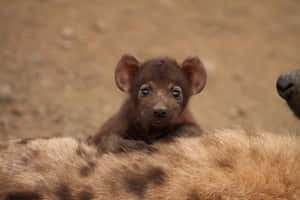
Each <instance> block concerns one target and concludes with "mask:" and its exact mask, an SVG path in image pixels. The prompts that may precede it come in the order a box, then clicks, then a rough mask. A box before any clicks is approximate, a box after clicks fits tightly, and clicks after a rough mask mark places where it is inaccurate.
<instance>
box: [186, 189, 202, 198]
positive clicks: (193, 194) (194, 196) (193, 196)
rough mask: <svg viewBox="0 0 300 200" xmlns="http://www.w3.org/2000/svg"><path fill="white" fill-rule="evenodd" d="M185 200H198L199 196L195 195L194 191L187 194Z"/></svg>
mask: <svg viewBox="0 0 300 200" xmlns="http://www.w3.org/2000/svg"><path fill="white" fill-rule="evenodd" d="M187 200H200V197H199V195H198V194H197V192H196V191H192V192H191V193H190V194H189V196H188V198H187Z"/></svg>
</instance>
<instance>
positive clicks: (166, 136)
mask: <svg viewBox="0 0 300 200" xmlns="http://www.w3.org/2000/svg"><path fill="white" fill-rule="evenodd" d="M115 80H116V84H117V86H118V87H119V89H120V90H122V91H125V92H127V93H128V94H129V97H128V98H127V99H126V100H125V102H124V103H123V105H122V107H121V108H120V110H119V112H118V113H116V114H115V115H114V116H113V117H112V118H110V119H109V120H108V121H107V122H106V123H104V125H103V126H102V128H101V130H100V131H99V132H98V134H96V135H95V136H93V137H90V138H89V139H88V142H89V143H90V144H95V145H97V146H98V149H99V150H100V151H102V152H120V151H125V152H127V151H132V150H137V149H143V148H145V147H146V148H148V149H150V150H151V151H152V150H153V148H151V147H150V146H149V144H152V143H153V142H155V141H157V140H166V141H170V139H171V138H172V137H174V136H195V135H200V134H201V130H200V128H199V126H198V125H197V123H196V122H195V121H194V119H193V117H192V115H191V113H190V112H189V110H188V109H187V103H188V101H189V98H190V96H192V95H195V94H197V93H199V92H200V91H201V90H202V89H203V88H204V86H205V83H206V72H205V69H204V67H203V65H202V63H201V61H200V60H199V59H198V58H196V57H194V58H188V59H186V60H185V61H184V62H183V64H182V65H181V66H180V65H179V64H177V62H176V61H175V60H173V59H169V58H156V59H151V60H149V61H146V62H144V63H142V64H140V63H139V62H138V61H137V60H136V59H135V58H134V57H132V56H128V55H125V56H123V57H122V58H121V60H120V61H119V64H118V66H117V68H116V72H115ZM145 90H146V91H145ZM145 92H147V93H146V94H145ZM178 93H179V95H178ZM177 95H178V96H177Z"/></svg>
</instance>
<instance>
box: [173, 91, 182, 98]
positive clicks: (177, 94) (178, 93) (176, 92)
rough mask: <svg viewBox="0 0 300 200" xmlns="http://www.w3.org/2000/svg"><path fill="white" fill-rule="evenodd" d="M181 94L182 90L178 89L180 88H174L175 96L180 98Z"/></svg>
mask: <svg viewBox="0 0 300 200" xmlns="http://www.w3.org/2000/svg"><path fill="white" fill-rule="evenodd" d="M180 94H181V92H180V90H178V89H173V90H172V95H173V97H175V98H178V97H180Z"/></svg>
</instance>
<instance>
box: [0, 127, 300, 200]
mask: <svg viewBox="0 0 300 200" xmlns="http://www.w3.org/2000/svg"><path fill="white" fill-rule="evenodd" d="M299 143H300V138H299V137H297V136H293V135H279V134H274V133H266V132H258V133H249V132H247V131H236V130H225V131H216V132H212V133H209V134H207V135H206V134H205V135H203V136H202V137H197V138H178V139H175V140H174V142H172V143H169V144H168V145H166V144H161V143H159V142H158V143H156V144H154V146H155V148H157V149H158V152H154V153H150V154H149V151H145V152H143V151H138V152H132V153H118V154H104V155H102V156H97V155H98V153H97V152H96V148H93V147H91V146H87V145H86V144H84V143H82V142H80V141H77V140H75V139H72V138H53V139H48V140H47V139H36V140H15V141H9V142H3V143H1V144H0V149H1V150H0V163H1V164H0V180H1V181H0V199H1V200H4V199H5V200H6V199H10V200H16V199H26V200H27V199H35V200H38V199H43V200H50V199H51V200H63V199H65V200H91V199H93V200H102V199H119V200H123V199H124V200H125V199H126V200H127V199H133V200H134V199H150V200H152V199H172V200H183V199H184V200H200V199H205V200H208V199H209V200H220V199H226V200H230V199H231V200H233V199H234V200H238V199H240V200H250V199H251V200H258V199H259V200H261V199H264V200H271V199H272V200H273V199H276V200H283V199H285V200H286V199H290V200H296V199H297V200H298V199H300V145H299Z"/></svg>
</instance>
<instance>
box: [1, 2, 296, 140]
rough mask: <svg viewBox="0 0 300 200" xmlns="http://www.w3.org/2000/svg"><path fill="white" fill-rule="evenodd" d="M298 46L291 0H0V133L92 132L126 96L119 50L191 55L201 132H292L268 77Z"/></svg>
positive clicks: (291, 120)
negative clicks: (199, 64)
mask: <svg viewBox="0 0 300 200" xmlns="http://www.w3.org/2000/svg"><path fill="white" fill-rule="evenodd" d="M299 52H300V1H299V0H252V1H250V0H248V1H246V0H244V1H235V0H210V1H205V0H160V1H154V0H153V1H149V0H131V1H124V0H115V1H106V0H89V1H82V0H23V1H21V0H19V1H17V0H1V1H0V139H9V138H16V137H44V136H76V137H79V138H83V137H85V136H86V135H88V134H92V133H94V132H95V131H96V130H97V129H98V128H99V127H100V126H101V124H102V123H103V122H104V120H106V119H107V118H108V117H109V116H110V115H112V113H114V112H116V111H117V110H118V108H119V106H120V104H121V102H122V99H124V97H125V94H123V93H122V92H120V91H119V90H118V89H117V88H116V86H115V84H114V79H113V78H114V77H113V73H114V69H115V65H116V63H117V62H118V59H119V58H120V56H121V55H122V54H124V53H131V54H133V55H135V56H136V57H138V58H139V59H140V60H144V59H148V58H152V57H156V56H161V55H163V56H170V57H174V58H176V59H177V60H178V61H179V62H182V61H183V59H184V58H186V57H188V56H194V55H198V56H199V57H200V58H201V59H202V60H203V62H204V64H205V65H206V68H207V71H208V84H207V87H206V88H205V90H204V92H202V93H201V94H199V95H197V96H195V97H194V98H193V99H192V101H191V103H190V108H191V110H192V111H193V113H194V114H195V116H196V118H197V120H198V121H199V123H200V124H201V125H202V127H203V128H204V129H206V130H212V129H215V128H218V129H220V128H230V127H246V128H251V129H252V128H255V129H264V130H270V131H276V132H279V133H286V132H290V131H298V129H299V128H300V122H298V121H297V120H296V119H295V117H294V116H293V114H292V113H291V112H290V111H289V109H288V108H287V106H286V104H285V102H284V101H283V100H282V99H281V98H279V96H278V95H277V93H276V89H275V82H276V79H277V77H278V76H279V74H281V73H283V72H286V71H289V70H291V69H294V68H297V67H300V54H299ZM298 132H300V131H298Z"/></svg>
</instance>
